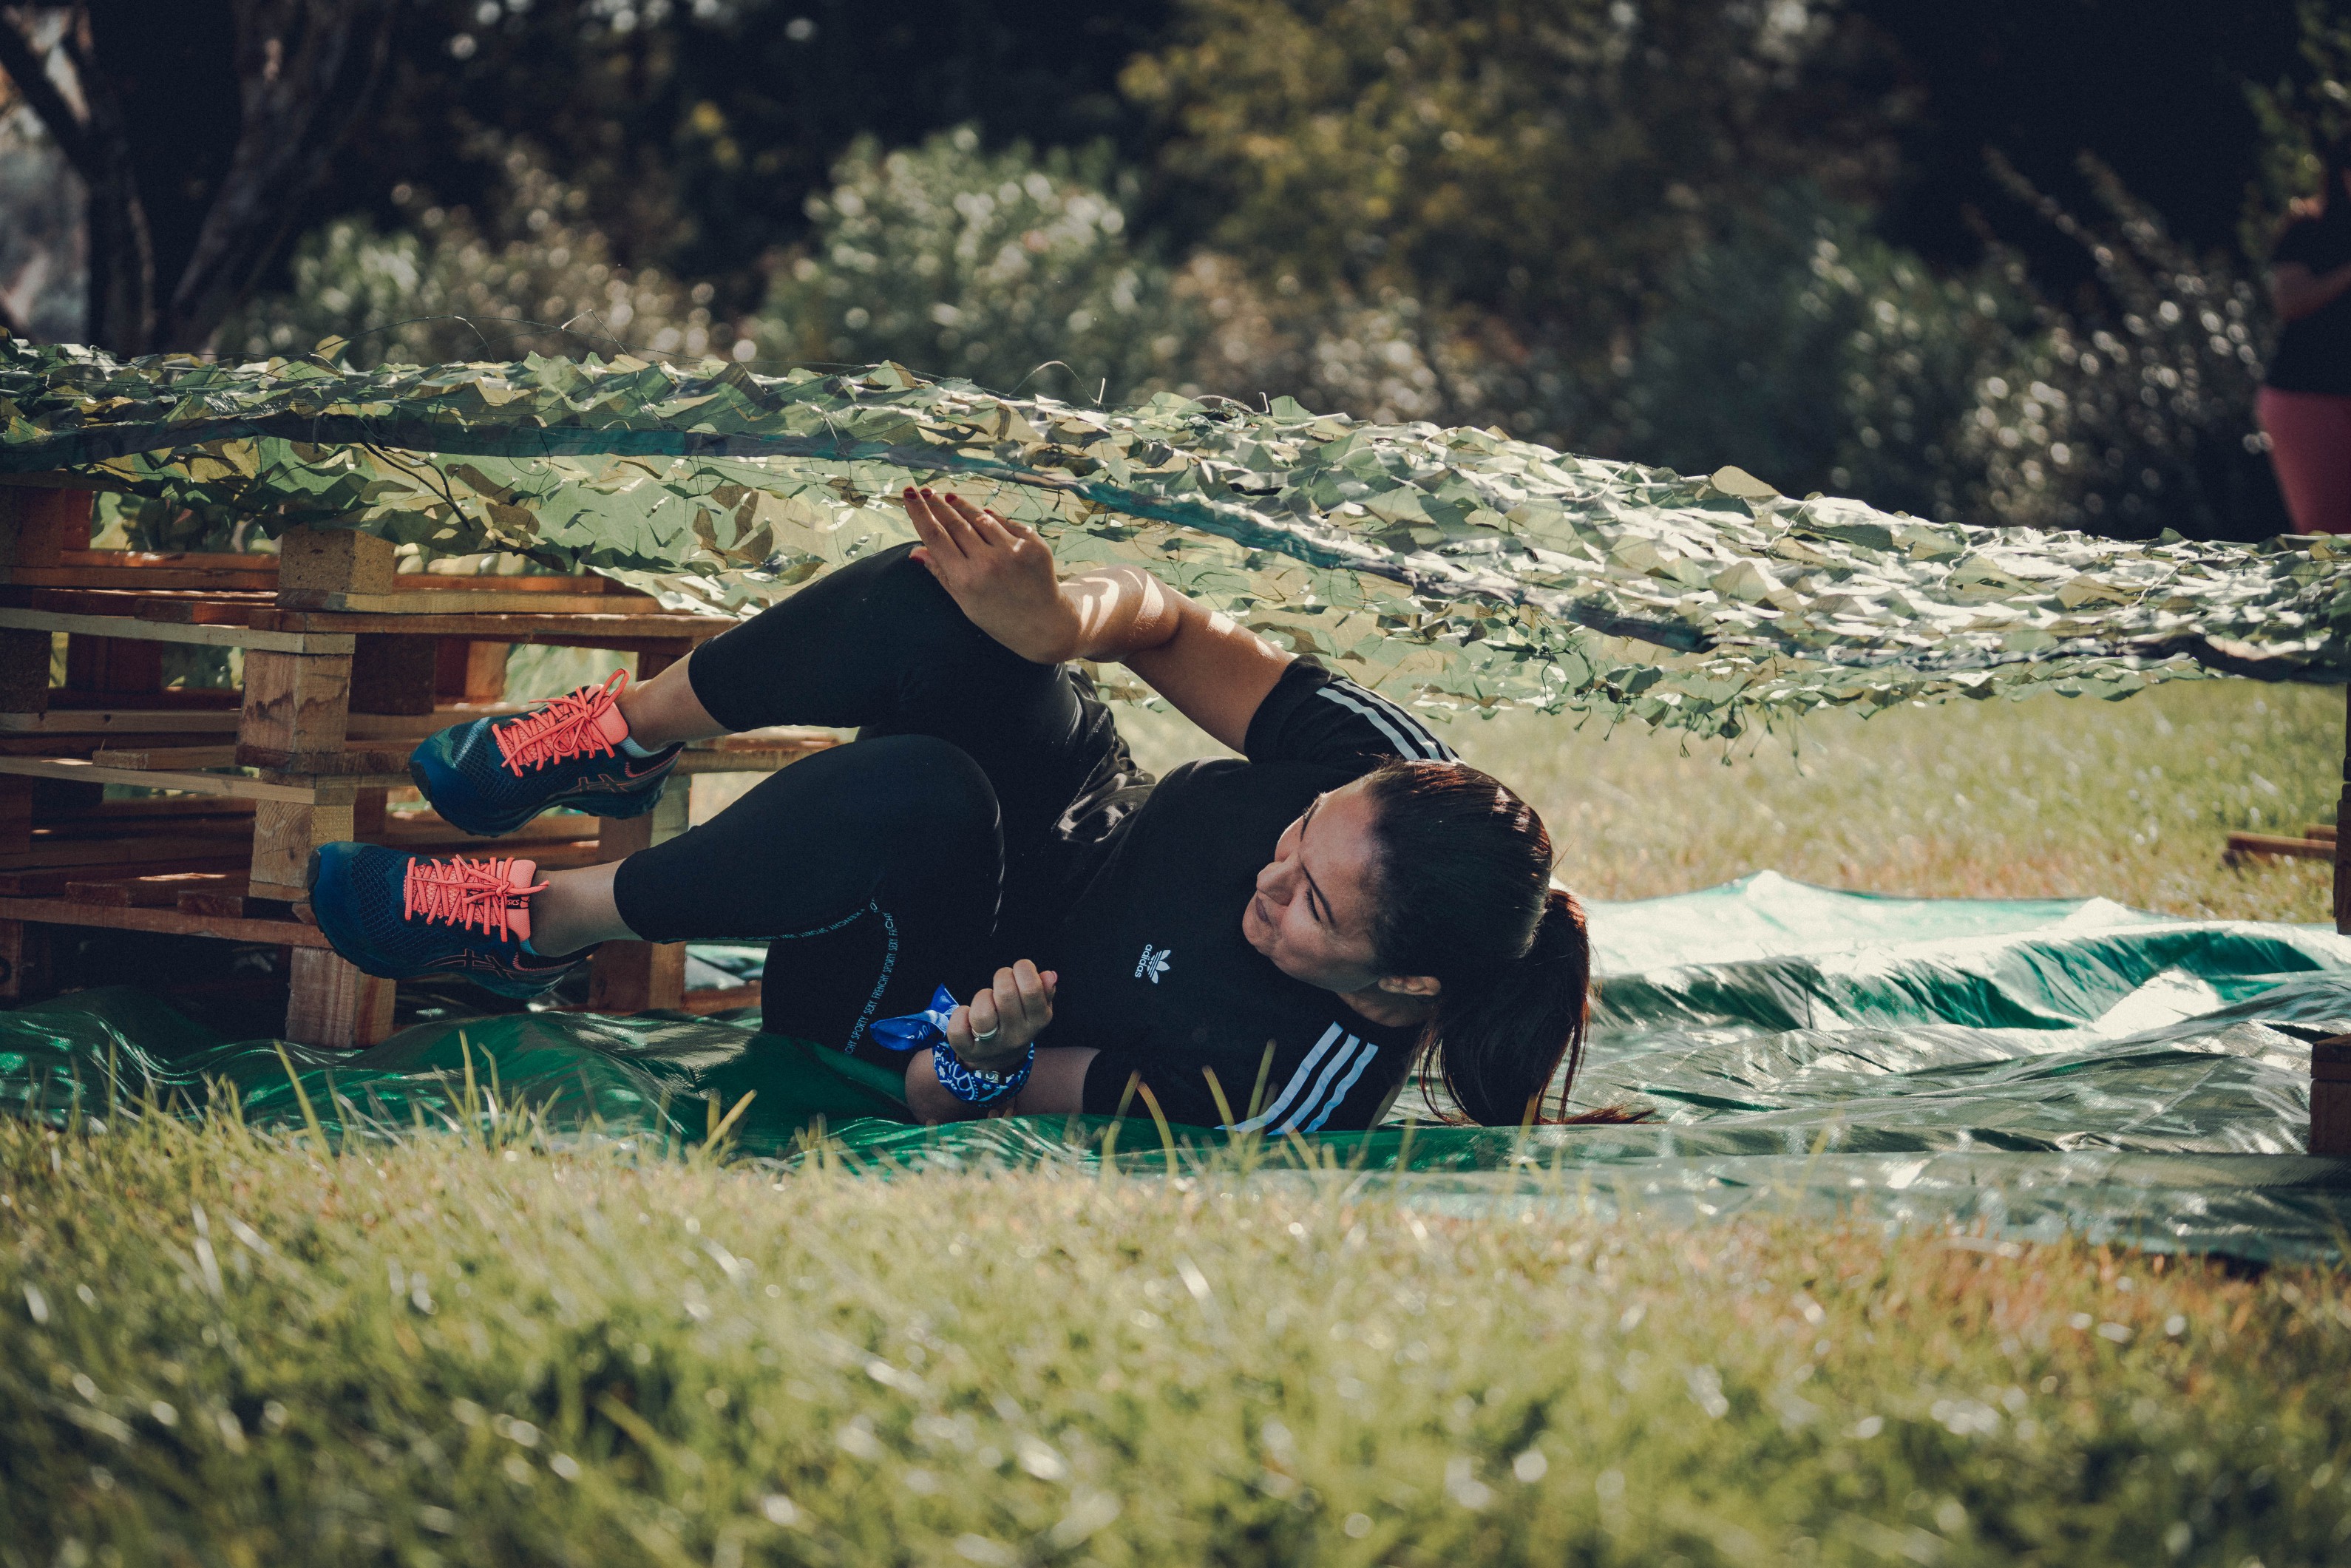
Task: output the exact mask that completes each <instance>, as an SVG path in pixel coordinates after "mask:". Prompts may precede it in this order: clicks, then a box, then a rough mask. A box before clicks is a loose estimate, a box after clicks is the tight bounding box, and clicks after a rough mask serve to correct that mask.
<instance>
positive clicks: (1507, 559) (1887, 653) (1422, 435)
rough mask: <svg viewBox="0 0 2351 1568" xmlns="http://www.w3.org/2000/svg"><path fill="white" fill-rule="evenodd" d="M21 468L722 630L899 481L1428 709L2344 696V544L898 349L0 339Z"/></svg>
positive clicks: (173, 512) (11, 450)
mask: <svg viewBox="0 0 2351 1568" xmlns="http://www.w3.org/2000/svg"><path fill="white" fill-rule="evenodd" d="M321 347H322V350H324V351H325V355H326V356H328V357H331V355H332V353H333V352H334V348H335V346H334V345H332V344H329V345H322V346H321ZM0 418H5V435H0V473H16V474H26V473H42V472H54V471H60V470H63V471H69V472H71V473H74V474H76V475H78V476H83V477H84V478H86V479H89V480H91V481H95V482H96V483H98V484H99V485H100V486H104V487H106V488H110V489H113V490H117V491H120V492H122V493H124V494H125V495H127V496H130V497H139V498H141V501H142V502H143V503H144V505H145V506H146V507H147V508H148V509H149V511H150V512H152V513H153V514H154V515H156V516H159V517H160V516H172V517H183V518H192V519H193V520H195V521H196V522H199V523H202V522H207V521H212V522H217V521H222V520H226V519H230V518H244V519H249V520H250V521H251V522H252V523H253V524H255V525H256V526H257V527H258V528H259V530H260V531H261V532H263V533H266V534H274V533H275V532H277V530H278V529H280V528H285V527H287V526H291V525H295V524H308V525H312V526H329V527H345V528H364V529H366V530H368V531H370V532H372V533H377V534H381V535H382V536H384V537H386V538H391V539H393V540H395V541H397V542H399V543H401V544H402V545H408V546H414V547H416V549H417V550H418V551H419V552H420V553H421V554H423V555H424V556H426V557H428V558H430V557H446V556H462V555H468V554H477V553H480V552H488V551H504V552H514V553H519V554H521V555H523V556H526V557H528V558H529V559H531V560H534V561H536V562H538V563H540V564H541V565H543V566H544V567H547V568H549V569H551V570H573V571H576V570H592V571H598V572H602V573H605V574H607V575H609V576H611V577H614V578H617V579H620V580H623V581H626V582H629V583H632V584H633V585H635V586H638V587H642V588H644V589H646V590H648V591H653V592H654V593H656V594H657V595H658V596H659V597H661V598H662V599H663V600H664V601H665V602H667V603H669V604H671V605H673V606H677V607H689V606H690V607H694V608H699V609H705V610H710V611H714V612H726V613H740V612H745V611H747V610H753V609H757V608H758V607H759V606H760V605H762V604H764V603H766V602H768V601H770V600H772V599H774V598H776V597H778V596H780V595H782V594H785V593H788V592H789V591H791V590H792V589H793V588H794V587H796V586H798V585H799V584H800V583H803V582H805V581H807V580H809V579H810V578H811V577H813V576H815V575H817V574H818V573H820V572H822V571H823V570H826V569H827V568H829V567H831V566H833V565H836V564H839V563H840V562H841V561H844V560H848V559H853V558H854V557H856V556H858V555H861V554H863V553H865V552H868V551H871V550H873V549H880V548H883V547H885V546H887V545H890V544H893V543H895V542H898V541H900V540H902V539H906V538H912V537H913V536H912V531H911V529H910V528H909V527H908V525H907V523H906V520H905V518H904V515H903V514H902V513H901V512H900V511H899V510H898V508H897V507H896V506H895V505H894V503H893V501H892V500H891V497H893V495H894V493H895V492H896V491H897V489H898V488H899V487H900V486H904V485H905V484H907V483H909V482H915V483H935V484H952V485H953V486H955V487H956V489H958V490H960V491H962V492H963V493H964V494H966V495H968V496H970V497H974V498H975V499H979V500H982V501H984V502H986V503H987V504H988V505H991V506H995V507H998V508H1000V509H1002V510H1004V511H1006V512H1008V513H1010V514H1012V515H1015V516H1019V517H1023V518H1025V519H1027V520H1029V521H1030V522H1032V523H1034V524H1036V525H1037V526H1038V527H1040V528H1042V529H1043V530H1044V531H1045V532H1046V533H1047V535H1048V536H1049V537H1050V538H1051V539H1052V540H1053V544H1054V549H1055V550H1056V553H1057V554H1058V556H1059V557H1060V559H1061V560H1062V561H1063V562H1064V563H1065V565H1067V566H1072V567H1082V566H1084V565H1086V564H1088V563H1091V562H1100V561H1112V560H1123V561H1134V562H1140V563H1142V564H1144V565H1146V566H1148V567H1149V568H1150V569H1151V570H1154V571H1155V572H1157V573H1159V574H1160V575H1161V576H1163V577H1164V578H1165V579H1167V580H1170V581H1172V582H1174V583H1175V584H1176V585H1177V586H1179V587H1181V588H1183V589H1184V590H1186V591H1188V592H1190V593H1192V594H1194V595H1196V597H1198V598H1200V599H1202V600H1203V601H1207V602H1208V603H1210V604H1212V605H1215V606H1216V607H1217V608H1219V609H1222V610H1224V611H1226V612H1228V613H1230V614H1232V615H1233V616H1235V617H1236V618H1237V619H1238V620H1240V621H1242V622H1246V623H1248V624H1249V625H1250V626H1253V627H1256V628H1258V629H1259V630H1260V631H1262V632H1267V633H1268V634H1270V635H1272V636H1274V637H1276V638H1277V639H1279V640H1281V641H1283V642H1286V643H1290V645H1292V646H1294V647H1296V648H1297V649H1299V650H1300V651H1301V652H1311V653H1318V654H1320V655H1322V657H1323V658H1324V659H1325V660H1326V661H1329V662H1332V663H1333V664H1337V665H1338V666H1339V667H1341V668H1343V669H1344V670H1346V671H1347V673H1349V674H1353V675H1354V676H1355V677H1356V678H1358V679H1360V680H1363V681H1364V682H1366V683H1367V684H1372V685H1379V686H1381V687H1383V688H1384V689H1385V690H1387V691H1388V692H1390V693H1391V694H1393V695H1398V696H1402V697H1406V698H1408V699H1412V700H1417V701H1420V702H1423V703H1426V704H1430V705H1434V706H1459V707H1468V708H1491V707H1494V706H1500V705H1506V704H1520V703H1523V704H1531V705H1535V706H1541V707H1544V708H1549V709H1559V708H1562V707H1564V708H1570V709H1574V710H1578V711H1584V712H1592V713H1596V714H1599V715H1602V716H1606V717H1608V718H1610V719H1612V720H1613V719H1617V718H1623V717H1636V718H1639V719H1642V720H1645V721H1646V722H1649V723H1652V724H1657V725H1664V726H1670V727H1680V728H1686V729H1688V730H1690V731H1693V732H1695V733H1698V734H1699V735H1720V736H1729V735H1736V734H1738V733H1740V730H1741V729H1742V728H1744V727H1747V726H1749V725H1751V724H1753V723H1755V722H1757V721H1759V720H1761V721H1769V720H1771V719H1772V718H1774V717H1777V716H1786V715H1792V714H1798V713H1802V712H1805V711H1808V710H1812V709H1815V708H1819V707H1823V706H1847V705H1862V706H1886V705H1891V704H1895V703H1900V702H1905V701H1910V700H1925V699H1935V698H1941V697H1947V696H1953V695H1966V696H1975V697H1984V696H1990V695H1994V694H1995V693H2001V694H2005V695H2019V694H2022V693H2023V692H2027V691H2030V690H2034V689H2039V688H2044V687H2051V688H2054V689H2056V690H2059V691H2062V692H2065V693H2068V694H2072V695H2097V696H2106V697H2118V696H2125V695H2129V694H2131V693H2132V692H2135V691H2137V690H2139V689H2140V688H2142V687H2143V686H2145V685H2147V684H2148V683H2150V682H2153V681H2156V680H2163V679H2174V678H2179V677H2185V676H2194V675H2199V674H2209V673H2222V674H2243V675H2252V676H2257V677H2261V678H2264V679H2273V680H2296V681H2312V682H2325V683H2337V684H2339V683H2342V682H2344V681H2346V679H2351V652H2346V650H2351V641H2346V638H2345V637H2344V636H2343V635H2342V634H2341V631H2340V629H2342V628H2344V627H2345V626H2346V623H2351V559H2346V555H2345V554H2344V553H2342V550H2343V549H2344V547H2341V546H2338V545H2336V544H2335V541H2333V540H2331V539H2329V538H2296V539H2281V540H2276V541H2272V542H2270V543H2266V544H2262V545H2251V546H2248V545H2234V544H2211V543H2200V542H2196V541H2190V540H2185V539H2181V538H2177V537H2176V536H2171V535H2166V536H2165V537H2164V538H2160V539H2158V540H2155V541H2153V542H2123V541H2116V540H2110V539H2102V538H2093V537H2091V536H2088V535H2084V534H2074V533H2055V532H2039V531H2032V530H2025V529H1997V528H1976V527H1970V526H1968V525H1964V524H1957V523H1935V522H1927V521H1922V520H1919V519H1917V518H1913V517H1905V516H1898V515H1896V516H1889V515H1887V514H1886V513H1882V512H1878V511H1875V510H1873V509H1871V508H1870V507H1866V506H1864V505H1862V504H1861V503H1859V502H1855V501H1849V500H1836V499H1826V498H1820V497H1813V498H1811V499H1806V500H1802V501H1797V500H1792V499H1789V498H1787V497H1782V496H1780V495H1777V494H1776V493H1774V492H1772V491H1771V488H1770V487H1769V486H1766V485H1763V484H1761V482H1759V481H1757V480H1755V479H1753V478H1752V477H1750V476H1747V475H1745V474H1743V473H1740V472H1739V471H1738V470H1736V469H1729V468H1726V469H1724V470H1722V471H1721V472H1719V473H1718V474H1716V475H1715V476H1712V477H1711V478H1705V479H1691V478H1685V477H1683V476H1678V475H1676V474H1672V473H1669V472H1667V471H1665V470H1662V469H1656V468H1644V467H1640V466H1638V465H1631V464H1623V463H1611V462H1603V461H1599V460H1596V459H1593V458H1583V457H1575V456H1572V455H1565V454H1562V453H1557V452H1553V451H1551V450H1550V449H1548V448H1546V447H1541V446H1536V445H1532V444H1528V443H1525V442H1520V441H1513V440H1510V439H1509V438H1508V437H1506V436H1504V435H1502V434H1499V432H1496V431H1492V430H1467V429H1455V430H1447V429H1439V428H1437V426H1434V425H1430V424H1410V425H1372V424H1364V423H1357V422H1355V421H1352V420H1350V419H1348V418H1346V417H1345V416H1343V415H1337V414H1320V415H1318V414H1312V413H1308V412H1307V411H1306V410H1304V409H1302V408H1301V407H1299V406H1298V405H1297V404H1296V403H1294V402H1290V400H1288V399H1280V400H1278V401H1276V402H1273V403H1272V404H1271V405H1270V408H1267V409H1264V410H1252V409H1249V408H1246V407H1243V406H1241V405H1239V404H1238V403H1233V402H1226V401H1221V400H1217V401H1209V402H1194V401H1191V400H1188V399H1184V398H1177V397H1171V396H1161V397H1158V398H1155V399H1153V400H1152V401H1151V402H1147V403H1144V404H1143V405H1141V406H1140V407H1136V408H1131V409H1115V410H1098V409H1085V408H1077V407H1071V406H1067V405H1064V404H1061V403H1057V402H1051V401H1050V400H1046V399H1016V398H1006V397H998V396H996V395H995V394H993V393H990V392H984V391H982V390H980V389H978V388H977V387H974V386H971V385H969V384H967V383H963V382H929V381H925V380H922V379H921V378H919V377H916V376H914V375H913V374H911V373H909V372H907V371H904V370H903V369H901V368H899V367H897V366H894V365H887V364H885V365H879V366H875V367H872V368H871V369H868V370H864V371H854V372H845V373H837V374H820V373H818V372H815V371H793V372H792V373H790V374H789V375H786V376H782V377H768V376H761V375H756V374H753V373H752V372H750V371H747V370H745V369H744V368H742V367H740V366H735V365H725V366H721V365H718V364H716V363H712V364H705V365H701V366H696V367H690V368H688V367H678V366H670V365H656V364H648V363H645V362H644V361H639V360H635V359H631V358H627V357H622V358H619V359H615V360H611V361H601V360H598V359H596V358H595V357H593V356H590V358H588V359H586V360H584V361H569V360H545V359H538V358H532V359H529V360H526V361H522V362H520V363H515V364H455V365H437V366H430V367H422V368H420V367H413V366H386V367H384V368H382V369H381V370H377V371H365V372H360V371H347V370H342V369H340V368H335V367H333V366H331V365H329V363H328V362H327V358H322V357H314V358H313V359H312V360H309V361H283V360H272V361H268V362H266V363H255V364H245V365H227V364H204V363H201V362H199V361H194V360H191V359H184V358H170V359H155V360H139V361H114V360H111V359H110V358H108V357H106V356H105V355H102V354H99V353H96V352H93V351H90V350H83V349H78V348H71V347H64V348H53V347H37V346H32V345H27V344H24V343H19V342H14V341H6V340H0Z"/></svg>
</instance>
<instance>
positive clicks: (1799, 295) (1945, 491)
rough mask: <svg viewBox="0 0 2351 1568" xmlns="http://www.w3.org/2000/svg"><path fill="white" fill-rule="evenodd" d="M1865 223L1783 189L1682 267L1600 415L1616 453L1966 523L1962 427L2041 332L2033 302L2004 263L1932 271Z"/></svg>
mask: <svg viewBox="0 0 2351 1568" xmlns="http://www.w3.org/2000/svg"><path fill="white" fill-rule="evenodd" d="M1868 216H1869V214H1867V213H1866V212H1865V211H1864V210H1863V209H1861V208H1858V207H1855V206H1853V205H1851V204H1845V203H1841V202H1834V201H1827V200H1823V198H1822V197H1821V195H1820V193H1819V192H1818V191H1817V190H1816V189H1814V188H1813V187H1811V186H1809V185H1804V184H1797V185H1792V186H1789V187H1786V188H1784V189H1782V190H1781V191H1778V192H1775V193H1772V195H1771V198H1770V199H1769V200H1768V201H1766V202H1765V203H1764V204H1762V206H1761V208H1760V209H1759V210H1758V211H1756V212H1754V213H1752V214H1748V215H1745V216H1742V217H1741V218H1740V220H1739V221H1738V222H1736V223H1734V224H1733V225H1731V227H1730V229H1729V233H1728V234H1726V235H1724V237H1723V238H1721V239H1720V240H1718V241H1715V242H1712V243H1710V244H1708V245H1706V246H1702V247H1700V248H1699V249H1698V250H1696V251H1694V252H1692V253H1691V254H1690V255H1689V256H1686V257H1684V258H1683V259H1682V260H1681V261H1680V262H1678V263H1677V264H1676V265H1675V266H1674V267H1673V268H1672V269H1671V270H1670V271H1669V272H1668V273H1667V276H1666V277H1665V279H1664V282H1663V285H1662V287H1661V289H1660V295H1661V298H1660V300H1659V303H1658V305H1657V308H1656V311H1655V313H1654V314H1653V315H1652V316H1651V318H1650V319H1649V321H1648V323H1647V325H1646V328H1645V329H1644V330H1643V332H1642V334H1641V337H1640V340H1639V342H1638V344H1637V346H1636V347H1635V350H1634V352H1633V355H1632V357H1631V363H1630V365H1629V366H1628V367H1627V369H1626V372H1625V382H1624V390H1623V392H1622V395H1621V397H1620V399H1619V400H1618V402H1617V403H1616V405H1615V407H1614V409H1613V410H1612V411H1611V412H1612V414H1613V417H1614V421H1615V423H1617V425H1618V427H1619V430H1620V432H1621V434H1618V435H1617V437H1616V440H1617V441H1618V442H1619V443H1621V445H1622V447H1623V448H1624V449H1625V450H1626V451H1629V452H1635V453H1638V454H1639V455H1640V456H1641V458H1642V459H1643V460H1644V461H1646V462H1657V463H1663V464H1665V465H1667V466H1669V467H1674V468H1678V469H1680V470H1682V471H1683V472H1685V473H1706V472H1709V471H1711V470H1713V469H1715V468H1719V467H1720V466H1721V465H1724V464H1726V463H1735V464H1737V465H1739V466H1740V467H1742V468H1746V469H1748V470H1749V471H1750V472H1752V473H1754V474H1755V475H1757V476H1760V477H1761V478H1763V479H1766V480H1768V481H1770V482H1771V484H1773V485H1775V486H1778V487H1779V488H1781V489H1782V490H1783V491H1786V492H1788V493H1790V494H1802V493H1804V492H1807V491H1812V490H1824V491H1829V492H1832V493H1834V494H1838V495H1854V496H1862V497H1866V498H1867V499H1868V500H1869V502H1870V503H1871V504H1872V505H1873V506H1877V507H1886V508H1887V509H1889V510H1903V511H1910V512H1916V513H1920V514H1923V515H1928V516H1937V517H1951V516H1966V515H1970V513H1972V512H1973V511H1974V510H1975V508H1976V506H1977V504H1978V503H1979V502H1980V499H1981V497H1980V495H1979V494H1978V493H1977V492H1978V490H1979V489H1980V486H1976V485H1974V484H1972V483H1970V473H1969V471H1968V469H1967V468H1966V466H1965V465H1962V463H1961V462H1960V461H1959V458H1960V452H1959V447H1960V444H1961V442H1962V439H1963V434H1962V425H1963V424H1964V423H1966V422H1967V421H1969V420H1970V417H1971V416H1972V414H1973V413H1974V412H1975V407H1976V397H1977V388H1978V386H1979V385H1980V383H1982V382H1984V381H1986V379H1987V378H1991V377H1994V376H1997V375H1998V374H2000V373H2001V371H2006V370H2008V369H2010V368H2011V365H2012V364H2013V362H2014V361H2015V360H2016V358H2017V357H2018V355H2019V354H2020V352H2021V351H2022V350H2021V343H2022V340H2025V339H2027V338H2029V337H2031V336H2032V334H2033V332H2034V331H2035V329H2036V322H2035V320H2034V306H2035V304H2036V301H2035V300H2034V299H2033V298H2032V296H2031V294H2030V293H2029V291H2027V290H2026V289H2024V288H2022V287H2020V284H2019V279H2018V278H2016V277H2014V276H2012V273H2011V271H2004V270H2002V269H2001V268H2000V267H1994V266H1986V267H1980V268H1978V269H1977V270H1976V271H1975V272H1973V273H1971V274H1964V275H1960V276H1956V277H1938V276H1937V275H1936V274H1935V273H1934V272H1933V271H1932V270H1931V269H1930V268H1929V267H1928V266H1927V265H1926V263H1925V262H1923V261H1921V260H1920V259H1919V258H1918V257H1917V256H1915V255H1913V254H1911V253H1909V252H1907V251H1903V250H1900V249H1897V248H1896V247H1894V246H1889V245H1887V244H1886V242H1885V241H1883V240H1881V239H1878V238H1877V237H1876V236H1875V235H1873V234H1871V232H1870V230H1869V225H1868ZM2011 266H2012V264H2011Z"/></svg>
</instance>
